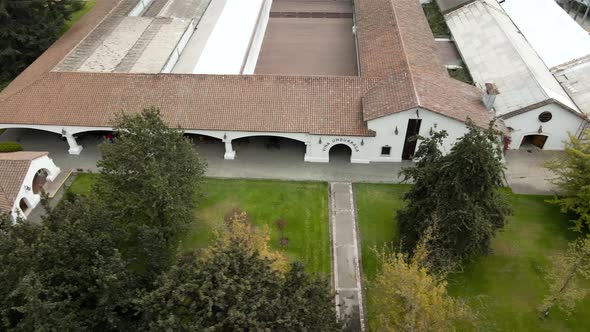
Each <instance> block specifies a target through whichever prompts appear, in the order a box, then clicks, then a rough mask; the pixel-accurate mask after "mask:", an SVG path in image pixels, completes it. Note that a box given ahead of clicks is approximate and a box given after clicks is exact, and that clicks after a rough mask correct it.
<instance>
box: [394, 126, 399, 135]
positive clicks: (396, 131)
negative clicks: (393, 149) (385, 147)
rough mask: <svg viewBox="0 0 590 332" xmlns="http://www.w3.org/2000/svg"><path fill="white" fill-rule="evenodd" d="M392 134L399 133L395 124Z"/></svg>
mask: <svg viewBox="0 0 590 332" xmlns="http://www.w3.org/2000/svg"><path fill="white" fill-rule="evenodd" d="M393 133H394V134H396V135H397V134H399V130H397V126H395V131H394V132H393Z"/></svg>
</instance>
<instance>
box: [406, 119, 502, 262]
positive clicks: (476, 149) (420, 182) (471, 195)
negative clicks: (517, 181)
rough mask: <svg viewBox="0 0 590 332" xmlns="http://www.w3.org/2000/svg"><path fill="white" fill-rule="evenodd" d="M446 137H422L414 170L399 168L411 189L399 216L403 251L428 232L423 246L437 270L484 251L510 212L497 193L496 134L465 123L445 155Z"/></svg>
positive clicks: (498, 159)
mask: <svg viewBox="0 0 590 332" xmlns="http://www.w3.org/2000/svg"><path fill="white" fill-rule="evenodd" d="M445 137H446V133H445V132H440V133H434V134H433V135H432V137H429V138H421V139H423V142H422V143H421V144H420V146H419V148H418V151H417V153H416V155H415V157H416V159H417V163H416V167H410V168H405V169H403V170H402V175H403V176H404V178H405V180H411V181H413V182H414V186H413V187H412V188H411V189H410V191H409V192H408V193H406V195H405V197H404V198H405V200H406V201H407V205H406V207H405V208H403V209H402V210H400V211H399V212H398V213H397V219H398V227H399V231H400V238H401V242H402V249H403V251H404V252H412V251H413V250H414V248H415V247H416V246H417V244H418V243H419V242H420V240H421V239H422V237H423V235H424V232H425V231H426V230H427V229H431V230H432V234H433V236H432V238H431V239H430V240H429V241H428V243H427V246H428V251H429V253H430V256H429V259H430V261H431V263H432V266H433V267H434V268H435V269H439V268H443V267H445V268H448V267H453V266H458V265H459V264H461V263H462V262H463V261H464V260H465V259H469V258H471V257H474V256H476V255H481V254H485V253H487V252H488V251H489V248H490V242H491V239H492V238H493V236H494V234H495V233H496V232H497V231H498V230H500V229H502V228H503V227H504V224H505V222H506V217H507V215H508V214H509V213H510V208H509V206H508V202H507V199H506V198H505V196H504V195H503V194H502V193H501V192H500V191H499V190H498V189H499V188H500V187H501V186H503V183H504V173H503V165H502V162H501V159H502V152H501V149H500V145H499V142H498V141H499V140H498V133H497V132H496V131H495V130H493V129H492V128H491V127H490V128H489V129H487V130H482V129H479V128H477V127H475V126H474V125H473V124H469V130H468V132H467V133H466V134H465V135H464V136H463V137H461V138H459V139H458V140H457V141H456V143H455V145H454V146H453V147H452V148H451V151H450V153H448V154H447V155H443V154H442V152H441V151H440V146H441V144H442V141H443V139H444V138H445Z"/></svg>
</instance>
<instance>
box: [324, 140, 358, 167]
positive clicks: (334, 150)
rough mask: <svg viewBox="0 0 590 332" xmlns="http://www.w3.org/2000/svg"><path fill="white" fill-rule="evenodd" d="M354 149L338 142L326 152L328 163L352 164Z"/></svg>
mask: <svg viewBox="0 0 590 332" xmlns="http://www.w3.org/2000/svg"><path fill="white" fill-rule="evenodd" d="M353 151H354V148H353V147H352V146H350V144H346V143H345V142H338V143H337V144H334V145H332V146H331V147H330V150H329V151H328V160H329V162H344V161H346V162H348V163H351V162H352V153H353Z"/></svg>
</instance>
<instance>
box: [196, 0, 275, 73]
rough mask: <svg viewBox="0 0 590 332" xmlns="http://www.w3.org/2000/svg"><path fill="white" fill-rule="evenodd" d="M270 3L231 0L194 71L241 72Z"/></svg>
mask: <svg viewBox="0 0 590 332" xmlns="http://www.w3.org/2000/svg"><path fill="white" fill-rule="evenodd" d="M266 3H267V0H227V2H226V4H225V7H224V8H223V12H222V13H221V15H220V16H219V19H218V20H217V22H216V23H215V27H214V28H213V30H212V31H211V34H210V36H209V38H208V40H207V43H206V44H205V47H204V48H203V51H202V53H201V56H200V58H199V61H198V62H197V64H196V67H195V69H194V70H193V73H194V74H226V75H237V74H240V73H241V70H242V68H243V67H244V64H245V63H246V60H247V58H248V55H249V52H250V45H251V41H252V37H253V36H254V35H255V34H256V28H257V26H258V23H259V20H258V18H259V16H260V13H261V10H262V8H263V6H264V5H265V4H266ZM263 35H264V34H263Z"/></svg>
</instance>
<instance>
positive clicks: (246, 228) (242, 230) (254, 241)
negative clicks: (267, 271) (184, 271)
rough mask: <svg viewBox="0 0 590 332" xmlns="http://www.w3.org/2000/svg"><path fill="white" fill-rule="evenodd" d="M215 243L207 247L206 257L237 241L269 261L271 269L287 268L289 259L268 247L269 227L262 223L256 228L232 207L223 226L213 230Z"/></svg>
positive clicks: (245, 215) (281, 270)
mask: <svg viewBox="0 0 590 332" xmlns="http://www.w3.org/2000/svg"><path fill="white" fill-rule="evenodd" d="M215 237H216V238H217V245H216V246H211V247H209V248H207V249H206V250H205V252H204V255H205V256H206V257H211V256H214V254H215V251H219V250H225V249H227V248H228V247H230V246H231V245H232V243H234V242H237V243H239V244H240V245H242V247H243V248H244V249H245V250H246V251H247V252H248V253H249V254H254V253H255V252H257V254H258V255H259V256H260V257H261V258H263V259H267V260H268V261H270V262H271V263H270V266H271V268H272V269H273V270H275V271H278V272H281V273H285V272H287V270H288V269H289V266H290V264H289V259H288V258H287V257H286V256H285V254H283V253H282V252H280V251H278V250H274V249H272V248H271V247H270V244H269V243H270V229H269V228H268V226H266V225H264V226H263V227H261V228H258V227H256V226H254V225H252V224H251V223H250V218H249V216H248V214H247V213H246V212H245V211H242V210H240V209H233V210H232V211H230V212H229V213H228V214H227V215H226V217H225V225H224V227H223V228H221V229H218V230H217V231H216V232H215Z"/></svg>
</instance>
